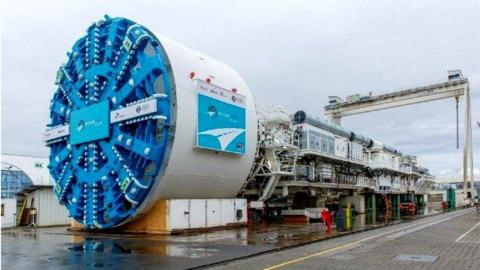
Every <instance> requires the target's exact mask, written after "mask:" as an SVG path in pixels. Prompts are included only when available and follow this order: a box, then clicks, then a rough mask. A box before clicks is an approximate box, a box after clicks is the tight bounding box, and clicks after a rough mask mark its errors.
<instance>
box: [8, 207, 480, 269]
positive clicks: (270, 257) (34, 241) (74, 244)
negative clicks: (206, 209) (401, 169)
mask: <svg viewBox="0 0 480 270" xmlns="http://www.w3.org/2000/svg"><path fill="white" fill-rule="evenodd" d="M479 221H480V218H479V216H478V215H476V214H474V213H473V211H472V210H470V209H469V210H465V211H457V212H451V213H446V214H440V215H436V216H430V217H424V218H421V219H418V220H416V221H412V222H407V223H401V224H397V225H390V226H387V227H380V228H375V227H377V226H382V224H383V223H382V222H380V223H376V224H370V225H366V222H365V218H364V217H361V216H360V217H359V218H358V219H357V220H356V225H355V228H356V229H358V230H364V229H372V228H373V230H370V231H366V232H361V233H357V234H353V235H344V236H342V237H338V238H331V237H333V236H338V234H337V233H335V232H333V233H329V234H326V233H325V230H324V227H323V226H322V225H321V224H310V225H298V224H297V225H291V224H290V225H287V224H276V225H269V226H263V225H261V226H255V227H253V228H240V229H235V230H223V231H215V232H210V233H201V234H196V235H176V236H158V235H157V236H155V235H125V234H121V235H119V234H91V233H78V232H76V233H72V232H69V231H67V230H66V227H57V228H42V229H37V230H33V229H17V230H2V258H1V259H2V264H1V266H2V269H16V270H17V269H129V270H132V269H135V270H136V269H160V268H161V269H185V268H196V267H197V268H198V267H205V266H206V265H210V264H212V263H222V262H225V261H229V260H232V259H238V258H241V257H246V256H253V257H249V259H245V260H242V261H236V262H233V263H230V264H227V265H219V266H217V267H218V268H232V269H263V268H268V267H273V268H271V269H276V268H294V269H305V268H307V269H308V268H312V269H359V268H360V269H363V268H372V269H375V268H377V269H385V268H388V267H390V266H392V267H401V268H403V267H404V266H413V267H420V266H422V267H426V268H436V269H441V268H445V267H446V268H448V269H450V268H452V267H453V266H458V267H460V268H459V269H476V270H478V269H480V267H479V261H478V258H479V257H480V254H478V253H479V249H480V244H479V243H478V242H479V241H480V224H479V225H478V226H476V227H475V224H478V222H479ZM405 230H406V231H405ZM325 239H329V240H325ZM452 239H453V240H452ZM318 240H323V241H321V242H315V243H314V244H308V245H305V246H302V247H299V248H291V246H294V245H298V244H306V243H308V242H310V241H318ZM455 240H456V242H455ZM285 248H287V249H286V250H285ZM281 250H282V251H281ZM262 252H269V253H268V254H265V255H258V254H259V253H262ZM399 254H412V255H435V256H440V257H439V258H438V259H437V260H436V261H435V262H434V263H433V264H432V263H429V264H427V263H405V262H397V261H392V258H394V257H395V256H397V255H399ZM305 256H306V257H305ZM464 257H466V258H467V259H465V260H464V259H463V258H464ZM457 261H460V263H461V264H457V263H456V262H457ZM279 264H280V265H279Z"/></svg>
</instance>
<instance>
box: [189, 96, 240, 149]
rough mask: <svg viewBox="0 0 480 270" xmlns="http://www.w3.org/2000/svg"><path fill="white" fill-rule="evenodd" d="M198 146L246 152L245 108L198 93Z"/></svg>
mask: <svg viewBox="0 0 480 270" xmlns="http://www.w3.org/2000/svg"><path fill="white" fill-rule="evenodd" d="M197 119H198V122H197V126H198V133H197V146H198V147H200V148H207V149H212V150H216V151H222V152H230V153H235V154H241V155H243V154H245V139H246V138H245V108H243V107H240V106H237V105H233V104H229V103H226V102H224V101H221V100H219V99H216V98H213V97H209V96H206V95H202V94H200V93H199V94H198V117H197Z"/></svg>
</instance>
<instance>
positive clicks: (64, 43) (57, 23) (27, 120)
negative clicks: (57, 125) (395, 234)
mask: <svg viewBox="0 0 480 270" xmlns="http://www.w3.org/2000/svg"><path fill="white" fill-rule="evenodd" d="M293 3H295V4H293ZM107 13H108V14H110V15H111V16H125V17H129V18H131V19H133V20H135V21H137V22H139V23H141V24H144V25H146V26H147V27H149V28H152V29H154V30H155V31H158V33H161V34H163V35H166V36H169V37H171V38H173V39H176V40H178V41H179V42H182V43H184V44H186V45H188V46H189V47H192V48H195V49H197V50H199V51H202V52H204V53H206V54H209V55H211V56H212V57H214V58H217V59H219V60H221V61H224V62H225V63H228V64H230V65H231V66H233V67H234V68H236V69H237V70H238V71H239V72H240V73H241V74H242V75H243V76H244V78H245V79H246V81H247V82H248V83H249V86H250V88H251V90H252V91H253V93H254V94H255V95H256V96H257V97H258V98H260V99H262V100H265V101H267V102H269V103H271V104H277V105H281V106H284V107H286V108H287V109H289V110H291V111H294V110H296V109H304V110H306V111H309V112H311V113H313V114H317V115H319V116H320V115H322V114H323V106H324V105H325V104H326V103H327V96H329V95H339V96H346V95H349V94H352V93H356V92H359V93H362V94H367V93H368V92H369V91H373V92H374V93H379V92H385V91H388V90H395V89H399V88H403V87H409V86H417V85H422V84H426V83H430V82H436V81H442V80H445V78H446V70H448V69H453V68H460V69H462V70H463V71H464V73H465V75H467V76H469V78H470V79H471V86H472V92H473V93H472V95H473V99H472V105H473V108H474V109H473V111H472V112H473V114H474V119H477V120H479V119H480V110H475V108H477V107H478V106H479V104H480V94H478V93H479V92H478V89H480V67H479V65H478V44H480V17H479V16H478V14H479V13H480V4H479V3H478V1H473V0H472V1H455V2H452V1H438V0H428V1H421V2H418V1H417V2H403V1H353V0H352V1H330V2H328V3H327V2H318V1H295V2H291V1H241V2H236V3H232V2H230V1H198V2H197V1H165V2H160V1H142V2H141V3H140V2H139V1H93V0H83V1H60V0H57V1H53V0H50V1H13V0H10V1H4V3H3V9H2V18H1V22H2V60H1V61H2V74H1V76H2V83H1V86H2V146H3V151H4V152H12V153H23V154H34V155H46V154H47V149H46V148H45V147H43V144H42V142H41V134H42V132H43V129H44V127H45V124H46V123H47V122H48V105H49V101H50V98H51V96H52V93H53V91H54V89H55V87H54V84H53V82H54V78H55V72H56V70H57V68H58V66H59V65H60V64H61V63H62V62H63V61H65V58H66V57H65V53H66V51H68V50H69V48H71V46H72V45H73V43H74V41H75V40H76V39H77V38H79V37H80V36H81V35H82V34H83V33H84V31H85V30H86V28H87V27H88V26H89V25H90V24H91V23H92V22H93V21H96V20H98V19H100V18H101V17H103V15H104V14H107ZM218 44H221V46H218ZM454 113H455V111H454V103H453V101H451V100H449V101H440V102H436V103H431V104H421V105H418V106H413V107H408V108H398V109H394V110H390V111H384V112H378V113H371V114H368V115H359V116H355V117H350V118H346V119H345V121H344V124H345V126H347V127H349V128H352V129H354V130H357V131H359V132H362V133H365V134H366V135H369V136H371V137H374V138H377V139H379V140H382V141H385V142H386V143H388V144H395V145H396V146H397V147H398V148H399V149H401V150H403V151H404V152H407V151H408V152H410V151H411V152H413V153H414V154H417V155H418V156H419V157H420V158H421V159H422V160H423V161H424V162H425V164H426V165H428V166H429V167H430V168H431V169H432V170H433V172H434V173H435V172H443V171H444V170H447V169H446V168H451V169H452V171H455V170H457V169H458V168H459V164H460V160H459V159H458V156H459V153H461V150H456V149H455V115H454ZM474 129H475V133H474V141H475V148H476V149H480V144H479V136H480V132H479V131H480V129H478V128H477V127H474ZM476 157H477V159H480V158H479V157H478V154H477V156H476ZM476 164H478V162H477V163H476Z"/></svg>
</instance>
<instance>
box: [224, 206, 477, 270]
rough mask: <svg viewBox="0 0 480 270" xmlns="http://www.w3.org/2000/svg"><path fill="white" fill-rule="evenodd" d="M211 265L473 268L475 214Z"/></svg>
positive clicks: (435, 218) (425, 220) (427, 220)
mask: <svg viewBox="0 0 480 270" xmlns="http://www.w3.org/2000/svg"><path fill="white" fill-rule="evenodd" d="M409 255H411V256H409ZM402 258H403V259H407V260H401V259H402ZM420 260H430V261H429V262H425V261H420ZM432 261H433V262H432ZM216 269H267V270H273V269H329V270H331V269H388V270H393V269H402V270H405V269H474V270H478V269H480V215H478V214H477V213H476V212H475V210H474V209H467V210H461V211H456V212H451V213H447V214H442V215H436V216H432V217H427V218H423V219H419V220H416V221H413V222H409V223H402V224H397V225H392V226H387V227H383V228H379V229H375V230H371V231H367V232H362V233H358V234H354V235H348V236H344V237H340V238H335V239H331V240H326V241H322V242H318V243H315V244H309V245H306V246H302V247H298V248H293V249H288V250H284V251H281V252H275V253H269V254H265V255H261V256H256V257H252V258H249V259H245V260H240V261H235V262H232V263H229V264H225V265H220V266H217V267H216Z"/></svg>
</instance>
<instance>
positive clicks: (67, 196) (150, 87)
mask: <svg viewBox="0 0 480 270" xmlns="http://www.w3.org/2000/svg"><path fill="white" fill-rule="evenodd" d="M56 84H57V86H58V89H57V91H56V92H55V94H54V96H53V99H52V102H51V106H50V118H51V123H50V124H49V125H48V127H49V128H48V130H47V133H46V134H49V136H47V135H46V143H47V145H48V146H49V147H50V164H49V170H50V173H51V175H52V177H53V178H54V180H55V193H56V196H57V198H58V200H59V201H60V203H62V204H64V205H65V207H66V208H67V209H68V212H69V214H70V216H71V217H73V218H74V219H75V220H76V221H78V222H80V223H83V224H84V225H85V227H86V228H109V227H114V226H117V225H120V224H122V223H125V222H126V221H128V220H130V219H132V218H134V217H135V216H136V215H137V213H138V211H139V210H141V209H142V208H143V207H145V205H146V204H147V202H148V201H149V199H148V196H149V193H150V192H151V190H152V188H154V187H155V184H156V180H157V179H160V177H157V176H159V175H161V174H162V173H163V171H164V169H165V166H166V163H167V161H168V158H169V150H170V147H171V144H172V142H173V135H172V134H173V130H172V129H173V124H174V123H173V121H174V119H173V118H174V109H173V107H174V104H175V92H174V81H173V76H172V72H171V69H170V64H169V61H168V58H167V55H166V53H165V51H164V49H163V47H162V45H161V43H160V42H159V41H158V40H157V39H156V38H155V36H154V35H153V34H152V33H151V32H149V31H148V30H147V29H146V28H145V27H143V26H141V25H138V24H136V23H134V22H132V21H130V20H127V19H124V18H113V19H112V18H109V17H107V16H106V17H105V20H101V21H99V22H97V23H95V24H93V25H92V26H90V27H89V28H88V30H87V33H86V35H85V36H84V37H82V38H80V39H79V40H78V41H77V42H76V43H75V44H74V46H73V48H72V52H71V53H68V61H67V63H66V64H64V65H62V66H61V67H60V69H59V71H58V74H57V80H56Z"/></svg>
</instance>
